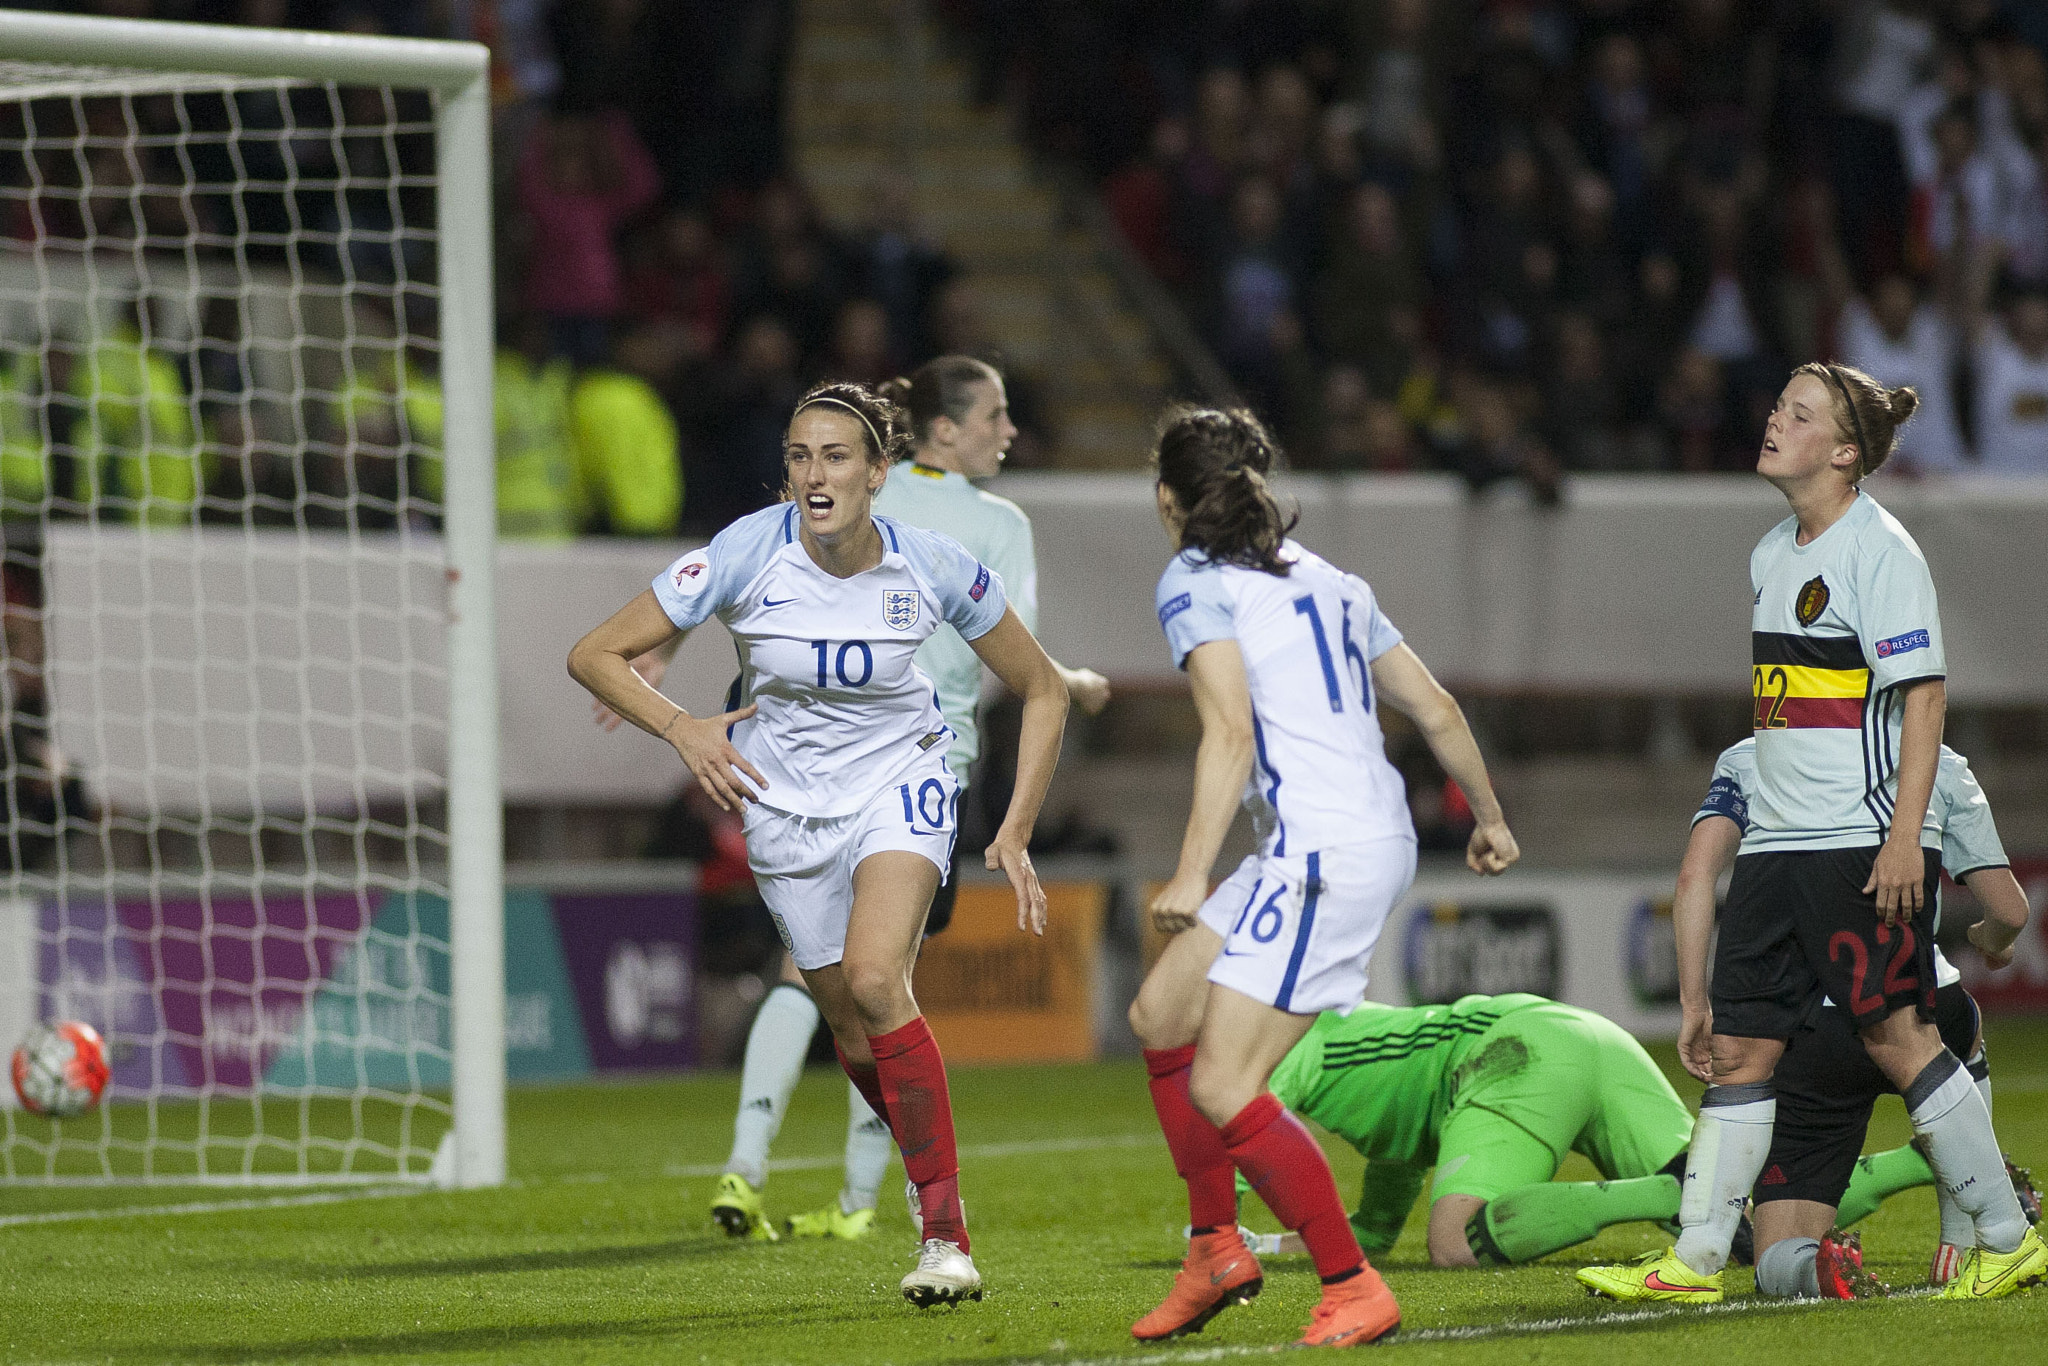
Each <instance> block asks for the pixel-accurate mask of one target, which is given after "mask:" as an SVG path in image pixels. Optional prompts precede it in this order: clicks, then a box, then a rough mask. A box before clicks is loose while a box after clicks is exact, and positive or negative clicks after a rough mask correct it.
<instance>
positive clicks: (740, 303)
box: [734, 177, 857, 515]
mask: <svg viewBox="0 0 2048 1366" xmlns="http://www.w3.org/2000/svg"><path fill="white" fill-rule="evenodd" d="M849 255H850V249H849V248H848V246H847V244H846V243H845V242H843V241H842V240H840V239H839V238H838V237H836V236H835V235H833V234H832V233H830V232H828V231H827V230H826V229H825V226H824V224H823V222H822V221H821V220H820V219H819V216H818V211H817V207H816V206H815V205H814V204H813V203H812V202H811V198H810V195H809V193H808V192H807V191H806V190H805V189H804V187H803V186H802V185H801V184H800V183H799V182H797V181H795V180H792V179H789V178H787V177H781V178H777V179H775V180H771V181H769V182H768V183H767V184H766V185H764V186H762V188H761V193H760V195H759V197H758V198H757V199H756V201H755V205H754V222H753V225H752V228H751V230H750V231H749V233H748V235H747V240H746V243H745V245H744V248H743V249H742V251H741V258H740V270H739V288H738V290H737V291H736V296H735V308H734V312H735V313H736V314H737V315H738V316H740V317H743V318H748V317H753V316H754V315H756V314H761V313H766V314H769V315H771V316H772V317H774V319H775V320H776V321H777V322H779V323H780V324H781V325H782V328H783V330H784V331H785V332H787V333H788V334H789V336H790V338H791V339H792V340H793V341H794V342H795V343H796V347H797V354H798V356H799V357H800V363H801V364H802V365H803V366H804V367H805V368H811V367H814V366H816V365H817V363H818V362H819V361H820V360H821V359H822V358H823V357H824V355H825V352H826V350H827V349H828V348H829V347H830V346H831V344H832V329H833V327H834V326H835V324H836V323H837V321H838V317H839V306H840V305H841V304H842V303H844V302H845V301H846V299H847V297H848V295H849V294H850V293H851V292H852V287H853V285H852V279H851V278H850V277H852V276H854V275H855V274H857V270H856V268H855V267H854V266H853V265H852V264H851V263H850V262H849V260H848V257H849ZM735 515H737V514H735Z"/></svg>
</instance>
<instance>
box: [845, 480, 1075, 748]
mask: <svg viewBox="0 0 2048 1366" xmlns="http://www.w3.org/2000/svg"><path fill="white" fill-rule="evenodd" d="M875 511H876V512H879V513H882V514H884V515H886V516H889V517H894V518H895V519H896V520H897V521H899V522H908V523H909V524H910V525H911V526H920V527H924V528H925V529H926V530H929V531H939V532H943V533H945V534H946V535H948V536H951V537H952V538H953V539H954V540H956V541H958V542H960V544H961V545H963V546H966V547H967V550H968V553H970V554H972V555H973V556H975V557H976V558H977V559H979V560H980V561H981V562H982V563H983V564H985V565H987V566H988V567H989V568H990V569H993V570H994V571H995V572H996V574H997V576H998V577H1000V578H1001V579H1002V581H1003V588H1004V590H1005V591H1006V592H1007V594H1008V596H1009V603H1010V606H1011V607H1012V608H1014V609H1016V613H1017V617H1018V619H1019V620H1020V621H1022V622H1023V623H1024V627H1025V629H1026V630H1028V631H1031V632H1032V633H1034V634H1036V632H1037V631H1038V556H1037V553H1036V551H1035V550H1034V548H1033V546H1032V543H1031V519H1030V518H1028V517H1026V516H1025V515H1024V509H1022V508H1020V507H1018V506H1017V505H1016V504H1015V503H1013V502H1011V501H1010V500H1009V499H1007V498H998V497H997V496H996V495H995V494H993V493H989V492H987V491H986V490H984V489H978V488H976V487H975V486H974V484H973V483H972V482H971V481H970V480H969V479H968V478H967V476H966V475H964V474H955V473H953V472H952V471H950V470H935V469H933V468H932V467H931V466H929V465H917V464H913V463H911V462H909V461H904V462H902V463H899V464H897V465H896V466H894V467H893V468H891V469H890V471H889V482H888V483H886V484H884V485H882V491H881V492H880V493H877V494H876V495H875ZM917 667H918V668H920V669H923V670H924V671H925V672H926V673H927V674H929V675H931V680H932V682H934V683H936V684H937V685H938V688H939V709H940V710H941V711H943V712H945V714H946V724H947V725H949V726H951V727H952V728H953V745H952V748H951V749H949V750H947V751H946V763H947V766H948V767H950V768H951V769H952V770H953V776H954V777H956V778H958V779H959V780H960V781H961V782H963V783H964V782H966V781H967V780H968V775H969V771H970V769H971V767H972V765H973V763H974V760H975V758H976V757H977V756H979V755H980V753H981V730H980V727H979V726H978V725H977V724H976V722H975V708H976V706H977V704H978V703H979V702H980V701H981V656H979V655H977V654H975V653H974V651H973V649H972V648H971V647H970V646H969V645H968V644H967V642H966V641H965V640H963V639H962V638H961V636H960V633H959V632H958V631H952V630H945V631H934V632H933V633H932V637H931V639H930V640H927V641H926V642H925V643H924V645H923V646H922V647H921V648H920V649H919V650H918V652H917Z"/></svg>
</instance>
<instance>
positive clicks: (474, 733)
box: [0, 10, 505, 1186]
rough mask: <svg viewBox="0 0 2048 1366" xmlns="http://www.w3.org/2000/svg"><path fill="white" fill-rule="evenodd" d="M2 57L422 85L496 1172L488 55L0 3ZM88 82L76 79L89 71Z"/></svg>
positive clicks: (460, 894)
mask: <svg viewBox="0 0 2048 1366" xmlns="http://www.w3.org/2000/svg"><path fill="white" fill-rule="evenodd" d="M0 61H12V62H35V63H39V64H45V65H49V66H53V67H57V68H67V67H68V68H73V69H76V68H80V67H118V68H126V69H128V70H131V71H144V72H163V73H172V72H187V73H194V74H195V75H196V76H199V77H202V78H203V77H207V76H212V77H221V76H225V77H254V78H261V77H268V78H271V79H273V80H307V81H325V82H333V83H337V84H341V85H349V84H355V85H374V86H391V87H400V88H406V89H415V90H425V91H429V92H431V93H432V95H433V97H434V105H435V123H436V130H435V131H436V137H435V174H436V186H435V210H436V215H437V227H438V234H439V240H440V243H441V251H440V261H439V273H438V281H437V286H438V288H437V292H438V297H439V304H440V329H441V348H442V356H443V360H442V373H441V383H442V389H443V393H444V401H445V411H446V420H445V438H444V449H443V458H444V460H445V462H446V463H445V468H446V475H445V480H446V485H445V494H444V504H445V508H446V515H445V523H444V536H445V551H446V556H447V572H448V597H447V603H448V635H447V650H448V654H447V666H448V676H449V683H450V686H449V698H450V705H449V712H448V728H447V738H448V841H449V869H448V885H449V954H450V960H451V962H450V972H451V982H450V996H451V1013H452V1017H453V1018H452V1028H451V1040H450V1042H451V1053H452V1083H453V1130H452V1136H453V1140H454V1142H453V1152H452V1159H453V1160H452V1173H451V1174H450V1178H449V1179H451V1180H452V1182H453V1183H454V1184H456V1185H460V1186H483V1185H496V1184H499V1183H501V1182H502V1181H503V1180H504V1179H505V1126H504V1107H505V1052H504V1038H505V1022H504V924H503V916H504V870H503V811H502V806H501V801H500V789H499V779H498V773H499V762H498V743H499V737H498V680H497V626H496V619H495V608H494V601H493V593H494V588H493V578H494V565H495V555H496V541H497V512H496V479H497V471H496V457H495V449H494V433H493V421H492V393H491V391H492V369H493V356H494V349H495V341H494V322H493V307H492V272H493V266H492V259H491V243H492V233H491V222H490V216H491V182H490V176H491V126H490V98H489V54H488V51H487V50H486V49H485V48H484V47H483V46H482V45H481V44H478V43H469V42H450V41H440V40H429V39H413V38H387V37H372V36H361V35H353V34H334V33H312V32H297V31H283V30H268V29H254V28H241V27H229V26H224V25H214V24H186V23H166V22H161V21H154V20H130V19H103V18H93V17H81V16H75V15H62V14H45V13H35V12H26V11H21V10H0ZM86 83H87V84H90V83H91V78H88V80H87V82H86Z"/></svg>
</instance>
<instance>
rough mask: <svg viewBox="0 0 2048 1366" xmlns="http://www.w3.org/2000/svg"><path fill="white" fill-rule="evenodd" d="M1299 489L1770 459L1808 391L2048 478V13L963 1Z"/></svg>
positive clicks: (1958, 450) (983, 44)
mask: <svg viewBox="0 0 2048 1366" xmlns="http://www.w3.org/2000/svg"><path fill="white" fill-rule="evenodd" d="M952 8H953V10H954V12H955V14H956V18H957V21H958V22H959V24H960V25H961V26H962V29H963V31H964V32H967V33H969V34H971V35H973V37H974V38H975V40H976V44H975V50H976V53H977V59H978V84H979V87H980V93H981V95H982V96H983V97H984V98H987V99H1008V100H1011V101H1013V102H1014V103H1015V104H1016V105H1017V106H1018V107H1019V108H1021V109H1022V110H1023V111H1024V113H1025V120H1026V123H1027V126H1028V127H1029V128H1030V130H1031V133H1032V136H1033V137H1034V138H1035V140H1036V141H1037V143H1038V145H1039V146H1040V147H1041V148H1043V149H1045V150H1046V151H1047V152H1049V153H1050V154H1052V155H1054V156H1056V157H1059V158H1063V159H1065V160H1068V161H1069V162H1073V163H1079V164H1081V165H1083V166H1085V167H1086V168H1088V169H1089V170H1090V171H1092V172H1093V174H1094V175H1095V176H1096V177H1097V179H1098V182H1099V184H1100V185H1101V188H1102V192H1103V194H1104V195H1105V196H1106V197H1107V199H1108V201H1109V203H1110V206H1111V208H1112V210H1113V212H1114V213H1115V215H1116V217H1117V219H1118V221H1119V222H1120V223H1121V225H1122V227H1123V231H1124V233H1125V235H1126V236H1127V238H1128V239H1129V241H1130V242H1131V244H1132V246H1133V247H1134V248H1135V249H1136V250H1137V251H1138V252H1139V253H1140V254H1141V255H1142V256H1143V258H1144V259H1145V261H1146V262H1148V263H1149V264H1150V266H1151V267H1152V269H1153V270H1154V271H1155V272H1156V273H1157V274H1158V275H1159V276H1160V278H1161V279H1163V280H1165V281H1167V282H1168V283H1169V284H1171V285H1172V286H1173V288H1174V289H1175V290H1176V291H1177V292H1178V294H1179V295H1180V297H1181V299H1182V300H1183V301H1184V303H1185V305H1186V307H1187V308H1188V310H1189V311H1190V313H1191V315H1192V316H1193V317H1194V318H1195V319H1197V320H1198V322H1199V324H1200V327H1201V329H1202V331H1203V333H1204V335H1205V336H1206V337H1207V338H1208V340H1209V342H1210V344H1211V346H1212V347H1213V348H1214V350H1215V351H1216V353H1217V355H1218V356H1219V358H1220V359H1221V360H1222V361H1223V363H1224V364H1225V365H1226V367H1227V368H1228V369H1229V371H1230V373H1231V374H1232V375H1233V376H1234V378H1235V379H1236V380H1237V382H1238V383H1239V384H1240V385H1241V386H1242V387H1243V388H1244V390H1245V391H1246V392H1247V393H1248V394H1249V395H1250V396H1251V397H1252V398H1253V400H1254V402H1255V404H1256V406H1258V407H1260V408H1261V409H1262V410H1264V411H1266V412H1269V413H1271V414H1272V415H1274V417H1275V418H1276V419H1277V420H1278V421H1279V423H1280V425H1281V426H1282V428H1283V430H1284V431H1285V432H1286V433H1287V434H1288V435H1289V437H1290V442H1289V444H1290V446H1291V448H1292V450H1293V453H1294V457H1295V460H1296V463H1297V464H1300V465H1307V466H1312V467H1322V468H1330V469H1361V468H1362V469H1394V470H1398V469H1412V468H1430V467H1449V468H1453V469H1458V470H1462V471H1463V472H1465V473H1466V474H1467V475H1468V476H1469V477H1471V478H1473V479H1475V480H1485V479H1488V478H1492V477H1496V476H1499V475H1502V474H1507V473H1511V472H1520V473H1524V474H1527V475H1529V476H1531V477H1532V478H1533V479H1535V480H1536V482H1537V483H1538V484H1539V485H1548V484H1549V483H1550V482H1551V481H1552V480H1553V479H1554V476H1555V474H1556V472H1557V471H1559V470H1560V469H1571V470H1716V469H1747V468H1749V467H1750V466H1751V465H1752V464H1753V463H1754V455H1755V445H1756V434H1757V433H1758V432H1759V431H1760V430H1761V429H1762V425H1763V415H1764V413H1765V412H1767V410H1768V408H1769V405H1770V401H1771V399H1772V397H1773V396H1774V395H1775V393H1776V392H1777V388H1778V385H1779V382H1780V380H1781V379H1782V377H1783V375H1784V373H1785V370H1786V368H1787V367H1788V366H1789V365H1793V364H1797V363H1800V362H1802V361H1806V360H1810V359H1815V358H1824V357H1834V358H1839V359H1842V360H1844V361H1847V362H1849V363H1852V364H1855V365H1858V366H1861V367H1863V368H1865V369H1867V370H1869V371H1870V372H1871V373H1872V374H1874V375H1876V376H1878V377H1879V378H1881V379H1882V380H1883V381H1884V382H1886V383H1889V384H1900V383H1910V384H1912V385H1914V386H1915V387H1916V388H1917V389H1919V391H1920V393H1921V394H1922V396H1923V402H1924V403H1925V404H1926V407H1925V408H1924V409H1923V416H1922V418H1921V419H1920V420H1919V421H1918V422H1917V423H1916V424H1915V426H1914V427H1913V428H1912V429H1911V431H1910V433H1909V436H1908V439H1907V440H1906V442H1905V444H1904V447H1903V449H1902V452H1901V455H1902V457H1903V459H1902V463H1904V464H1910V465H1911V466H1912V468H1914V469H1915V470H1918V471H1920V472H1922V473H1932V472H1938V471H1945V470H1951V469H1968V468H1980V467H1981V468H1984V469H1994V470H2002V471H2027V472H2038V473H2048V176H2044V174H2043V160H2042V157H2043V153H2044V151H2048V63H2044V60H2043V52H2044V47H2048V10H2044V9H2043V8H2042V7H2041V6H2039V5H2031V4H2022V3H2005V4H2000V3H1997V2H1996V0H1926V2H1924V3H1913V2H1909V0H1780V2H1778V3H1764V2H1763V0H1681V2H1680V3H1671V2H1670V0H1512V2H1509V0H1383V2H1382V0H1374V2H1373V3H1362V2H1361V3H1353V2H1352V0H1209V2H1208V3H1192V2H1182V0H1176V2H1175V3H1165V0H1154V2H1152V3H1145V2H1143V0H1139V2H1137V3H1130V4H1120V5H1090V4H1082V3H1069V0H958V3H956V4H955V5H954V6H953V7H952Z"/></svg>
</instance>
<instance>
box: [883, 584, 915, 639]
mask: <svg viewBox="0 0 2048 1366" xmlns="http://www.w3.org/2000/svg"><path fill="white" fill-rule="evenodd" d="M923 602H924V595H923V594H922V593H919V592H918V591H917V590H916V589H915V588H884V589H883V590H882V621H883V623H884V624H885V625H886V626H888V628H889V629H890V630H892V631H908V630H909V629H910V628H911V627H913V626H915V625H917V616H918V613H919V611H921V610H922V605H923Z"/></svg>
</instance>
